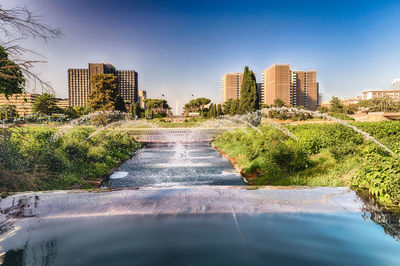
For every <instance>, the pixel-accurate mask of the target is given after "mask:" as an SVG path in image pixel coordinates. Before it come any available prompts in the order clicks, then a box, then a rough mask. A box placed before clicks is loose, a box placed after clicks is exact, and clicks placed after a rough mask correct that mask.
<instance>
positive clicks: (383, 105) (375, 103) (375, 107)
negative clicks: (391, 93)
mask: <svg viewBox="0 0 400 266" xmlns="http://www.w3.org/2000/svg"><path fill="white" fill-rule="evenodd" d="M356 106H357V107H358V108H363V109H365V110H366V111H368V112H399V111H400V104H399V102H395V101H394V100H393V99H392V98H390V97H383V98H373V99H369V100H362V101H360V102H359V103H357V105H356Z"/></svg>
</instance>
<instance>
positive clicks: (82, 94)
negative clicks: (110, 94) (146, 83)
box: [68, 63, 138, 106]
mask: <svg viewBox="0 0 400 266" xmlns="http://www.w3.org/2000/svg"><path fill="white" fill-rule="evenodd" d="M97 74H113V75H115V76H116V77H117V80H118V92H119V94H120V95H121V97H122V99H124V101H129V102H136V101H137V100H138V94H137V91H138V77H137V72H135V71H133V70H116V69H115V67H114V66H113V65H111V64H104V63H89V67H88V69H75V68H74V69H68V95H69V105H70V106H86V104H87V100H88V98H89V94H90V92H91V91H92V86H91V82H90V80H91V79H92V77H93V76H94V75H97Z"/></svg>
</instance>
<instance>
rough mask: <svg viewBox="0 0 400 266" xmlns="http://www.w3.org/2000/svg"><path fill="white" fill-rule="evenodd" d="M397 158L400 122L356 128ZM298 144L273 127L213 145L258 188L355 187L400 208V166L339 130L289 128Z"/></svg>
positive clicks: (233, 133) (232, 136)
mask: <svg viewBox="0 0 400 266" xmlns="http://www.w3.org/2000/svg"><path fill="white" fill-rule="evenodd" d="M353 124H354V125H356V126H358V127H360V128H361V129H363V130H365V131H367V132H368V133H370V134H371V135H372V136H374V137H376V138H377V139H378V140H380V141H381V142H382V143H383V144H385V145H387V146H388V147H389V148H390V149H392V150H394V151H395V152H396V153H399V151H400V136H399V134H400V123H399V122H370V123H353ZM286 127H287V128H288V129H289V130H290V131H291V132H292V133H293V134H294V135H295V136H296V137H297V139H298V140H297V141H296V140H294V139H293V138H290V137H288V136H287V135H285V134H283V133H282V132H281V131H279V130H277V129H275V128H273V127H270V126H264V127H260V129H261V132H262V133H258V132H257V131H255V130H250V129H248V130H246V131H243V130H235V131H230V132H225V133H224V134H223V135H222V136H221V137H220V138H219V139H218V140H216V141H215V142H213V145H214V146H215V147H217V148H218V149H220V150H221V151H222V152H224V153H226V154H227V156H228V157H230V158H233V160H234V161H237V163H238V166H239V167H240V168H241V169H243V170H242V173H243V174H244V175H245V176H246V177H247V178H248V179H249V181H250V183H251V184H254V185H304V186H351V187H352V188H353V189H355V190H356V191H359V192H362V193H365V194H369V195H372V196H374V197H375V198H376V199H377V200H378V201H379V202H380V203H382V204H384V205H386V206H388V207H399V206H400V164H399V162H398V158H393V157H392V156H390V155H389V154H388V153H387V152H385V151H383V150H382V149H381V148H379V147H378V146H377V145H376V144H374V143H371V142H369V141H366V140H365V139H364V138H363V136H362V135H361V134H358V133H356V132H354V131H353V130H352V129H349V128H347V127H345V126H343V125H340V124H305V125H295V126H286Z"/></svg>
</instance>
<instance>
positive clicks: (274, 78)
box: [263, 64, 293, 105]
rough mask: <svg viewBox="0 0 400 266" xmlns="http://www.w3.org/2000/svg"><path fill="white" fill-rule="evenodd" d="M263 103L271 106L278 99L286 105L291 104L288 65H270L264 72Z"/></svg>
mask: <svg viewBox="0 0 400 266" xmlns="http://www.w3.org/2000/svg"><path fill="white" fill-rule="evenodd" d="M263 79H264V101H263V103H265V104H269V105H271V104H273V103H274V100H275V99H277V98H279V99H281V100H283V101H284V102H285V103H287V104H291V102H292V101H291V99H292V97H293V96H292V95H291V73H290V65H289V64H287V65H276V64H275V65H272V66H270V67H269V68H267V69H265V70H264V75H263Z"/></svg>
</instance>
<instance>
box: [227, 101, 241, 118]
mask: <svg viewBox="0 0 400 266" xmlns="http://www.w3.org/2000/svg"><path fill="white" fill-rule="evenodd" d="M229 114H230V115H231V116H232V115H237V114H240V106H239V99H232V103H231V109H230V110H229Z"/></svg>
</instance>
